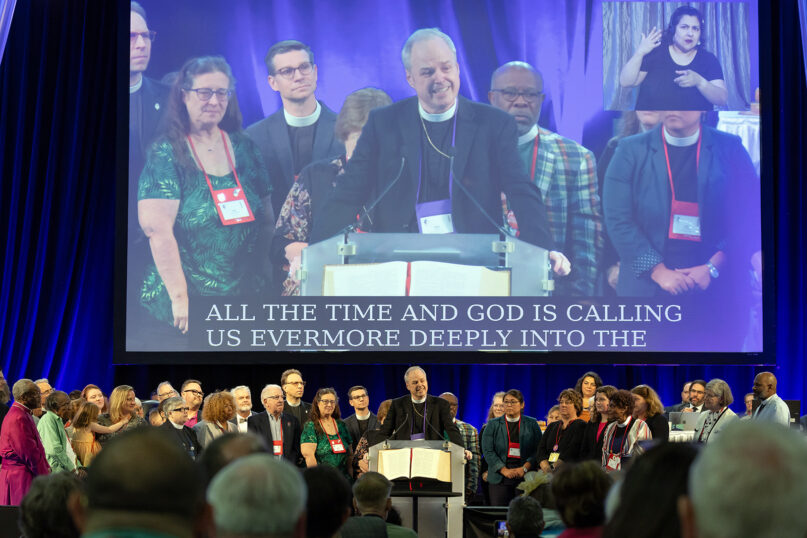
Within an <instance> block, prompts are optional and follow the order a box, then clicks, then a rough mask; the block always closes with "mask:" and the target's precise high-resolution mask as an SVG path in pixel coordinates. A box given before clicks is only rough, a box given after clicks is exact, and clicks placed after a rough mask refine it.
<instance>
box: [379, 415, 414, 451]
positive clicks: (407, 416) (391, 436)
mask: <svg viewBox="0 0 807 538" xmlns="http://www.w3.org/2000/svg"><path fill="white" fill-rule="evenodd" d="M408 421H409V413H407V414H406V417H404V420H403V422H401V423H400V424H399V425H398V427H397V428H395V429H394V430H392V433H391V434H390V435H389V437H387V438H386V439H384V449H388V448H389V440H390V439H391V438H393V437H395V434H396V433H398V432H399V431H400V429H401V428H403V427H404V426H405V425H406V423H407V422H408Z"/></svg>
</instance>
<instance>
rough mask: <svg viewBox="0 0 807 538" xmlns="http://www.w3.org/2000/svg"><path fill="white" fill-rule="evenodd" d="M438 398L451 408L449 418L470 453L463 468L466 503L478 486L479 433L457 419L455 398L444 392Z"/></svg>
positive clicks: (474, 493) (457, 407)
mask: <svg viewBox="0 0 807 538" xmlns="http://www.w3.org/2000/svg"><path fill="white" fill-rule="evenodd" d="M440 398H442V399H443V400H445V401H447V402H448V405H449V406H450V407H451V418H452V419H454V424H456V426H457V429H458V430H459V431H460V434H461V435H462V442H463V444H465V451H466V453H467V452H470V453H471V458H470V459H468V464H467V465H466V466H465V502H466V503H468V502H470V501H471V500H472V499H473V497H474V496H475V495H476V488H477V485H478V484H479V463H480V460H481V458H482V450H481V449H480V448H479V432H478V431H477V429H476V428H474V427H473V426H472V425H470V424H468V423H467V422H463V421H461V420H459V419H457V410H458V409H459V400H458V399H457V397H456V396H454V395H453V394H452V393H450V392H444V393H442V394H441V395H440ZM466 455H467V454H466Z"/></svg>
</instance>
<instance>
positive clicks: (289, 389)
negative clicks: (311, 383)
mask: <svg viewBox="0 0 807 538" xmlns="http://www.w3.org/2000/svg"><path fill="white" fill-rule="evenodd" d="M280 386H281V387H282V388H283V392H284V393H285V394H286V413H288V414H290V415H292V416H293V417H294V418H296V419H297V420H298V421H299V422H300V428H302V427H303V426H304V425H305V423H306V422H308V420H309V419H308V413H309V412H310V411H311V404H310V403H308V402H304V401H303V392H304V391H305V381H303V374H302V373H301V372H300V370H297V369H296V368H289V369H288V370H286V371H285V372H283V374H281V376H280Z"/></svg>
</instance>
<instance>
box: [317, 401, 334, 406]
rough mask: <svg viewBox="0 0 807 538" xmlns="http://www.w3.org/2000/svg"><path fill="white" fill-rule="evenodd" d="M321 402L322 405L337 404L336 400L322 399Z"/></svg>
mask: <svg viewBox="0 0 807 538" xmlns="http://www.w3.org/2000/svg"><path fill="white" fill-rule="evenodd" d="M319 403H321V404H322V405H336V400H320V401H319Z"/></svg>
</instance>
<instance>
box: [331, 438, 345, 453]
mask: <svg viewBox="0 0 807 538" xmlns="http://www.w3.org/2000/svg"><path fill="white" fill-rule="evenodd" d="M328 441H329V442H330V443H331V452H333V453H334V454H344V453H345V452H346V450H345V445H343V444H342V441H341V440H340V439H328Z"/></svg>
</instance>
